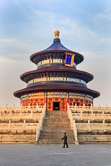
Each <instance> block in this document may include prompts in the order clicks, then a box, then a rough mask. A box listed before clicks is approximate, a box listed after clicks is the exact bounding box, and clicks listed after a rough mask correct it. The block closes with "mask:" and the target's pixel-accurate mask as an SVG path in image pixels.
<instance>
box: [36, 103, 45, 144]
mask: <svg viewBox="0 0 111 166" xmlns="http://www.w3.org/2000/svg"><path fill="white" fill-rule="evenodd" d="M45 115H46V104H45V105H44V108H43V111H42V115H41V120H40V122H39V126H38V127H37V130H36V143H39V137H40V131H41V129H42V126H43V122H44V118H45Z"/></svg>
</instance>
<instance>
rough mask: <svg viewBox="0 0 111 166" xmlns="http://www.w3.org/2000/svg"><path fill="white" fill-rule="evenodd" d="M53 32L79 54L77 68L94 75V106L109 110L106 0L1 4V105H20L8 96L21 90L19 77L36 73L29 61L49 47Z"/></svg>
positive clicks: (9, 0) (109, 13) (110, 2)
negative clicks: (80, 59) (95, 92)
mask: <svg viewBox="0 0 111 166" xmlns="http://www.w3.org/2000/svg"><path fill="white" fill-rule="evenodd" d="M55 29H58V30H59V31H60V39H61V42H62V44H63V45H64V46H66V47H67V48H69V49H71V50H73V51H77V52H79V53H81V54H83V55H84V61H83V62H82V63H81V64H80V65H78V66H77V69H79V70H84V71H88V72H89V73H91V74H93V75H94V80H93V81H91V82H90V83H88V87H89V88H92V89H94V90H98V91H99V92H100V93H101V96H100V97H99V98H97V99H95V100H94V104H95V105H98V104H99V103H100V104H101V105H103V106H105V105H106V104H108V105H110V106H111V101H110V99H111V87H110V84H111V0H68V1H67V0H53V1H52V0H4V1H3V0H0V80H1V81H0V84H1V86H0V92H1V93H0V105H5V104H8V105H12V104H13V103H15V104H16V105H19V99H17V98H15V97H14V96H13V92H14V91H16V90H18V89H21V88H24V87H26V84H25V83H24V82H22V81H21V80H20V78H19V77H20V75H21V74H22V73H24V72H27V71H31V70H34V69H36V66H35V64H33V63H32V62H31V61H30V60H29V57H30V55H31V54H33V53H35V52H38V51H41V50H44V49H45V48H47V47H48V46H49V45H51V44H52V42H53V38H54V34H53V32H54V30H55Z"/></svg>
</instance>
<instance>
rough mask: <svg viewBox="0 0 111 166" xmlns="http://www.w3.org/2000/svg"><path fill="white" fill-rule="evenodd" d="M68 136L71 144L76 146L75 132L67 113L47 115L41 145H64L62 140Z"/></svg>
mask: <svg viewBox="0 0 111 166" xmlns="http://www.w3.org/2000/svg"><path fill="white" fill-rule="evenodd" d="M65 132H66V134H67V139H68V143H69V144H74V136H73V131H72V130H71V125H70V120H69V119H68V114H67V112H66V111H61V112H60V111H57V112H56V111H50V112H47V113H46V117H45V119H44V122H43V127H42V130H41V132H40V138H39V144H63V140H61V138H63V137H64V133H65Z"/></svg>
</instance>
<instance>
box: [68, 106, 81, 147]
mask: <svg viewBox="0 0 111 166" xmlns="http://www.w3.org/2000/svg"><path fill="white" fill-rule="evenodd" d="M67 113H68V118H69V120H70V123H71V129H72V130H73V134H74V139H75V144H76V145H78V144H79V143H78V138H77V128H76V123H75V120H73V116H72V112H71V109H70V108H69V104H67Z"/></svg>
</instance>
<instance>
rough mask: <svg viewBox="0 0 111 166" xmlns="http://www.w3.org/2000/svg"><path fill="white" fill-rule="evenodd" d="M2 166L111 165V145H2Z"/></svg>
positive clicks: (0, 157)
mask: <svg viewBox="0 0 111 166" xmlns="http://www.w3.org/2000/svg"><path fill="white" fill-rule="evenodd" d="M0 166H111V145H80V146H70V148H65V149H63V148H62V147H61V146H60V145H56V146H54V145H52V146H47V145H46V146H37V145H31V144H30V145H29V144H28V145H24V144H23V145H22V144H1V145H0Z"/></svg>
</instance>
